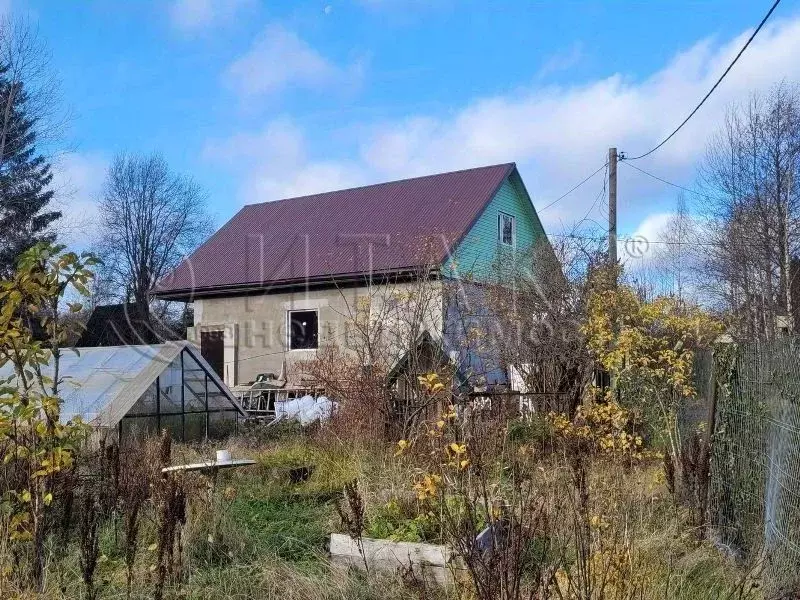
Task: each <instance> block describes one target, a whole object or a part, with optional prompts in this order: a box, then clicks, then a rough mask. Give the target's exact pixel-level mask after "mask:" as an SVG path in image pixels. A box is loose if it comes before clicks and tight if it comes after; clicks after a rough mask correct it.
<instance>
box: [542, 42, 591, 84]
mask: <svg viewBox="0 0 800 600" xmlns="http://www.w3.org/2000/svg"><path fill="white" fill-rule="evenodd" d="M583 56H584V54H583V44H581V43H580V42H575V43H574V44H572V45H571V46H570V47H569V48H567V49H566V50H565V51H563V52H557V53H556V54H553V55H552V56H550V57H548V58H547V60H545V61H544V62H543V63H542V66H541V67H539V72H538V73H537V76H538V77H539V78H540V79H544V78H545V77H547V76H548V75H552V74H553V73H558V72H560V71H567V70H569V69H571V68H572V67H574V66H575V65H577V64H578V63H579V62H580V61H581V60H582V59H583Z"/></svg>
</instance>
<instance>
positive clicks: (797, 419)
mask: <svg viewBox="0 0 800 600" xmlns="http://www.w3.org/2000/svg"><path fill="white" fill-rule="evenodd" d="M695 383H696V385H697V388H698V395H697V399H695V400H694V401H692V402H690V403H688V404H687V405H686V406H684V407H682V409H681V410H680V411H679V418H678V425H679V429H681V430H684V431H690V430H691V429H692V428H695V429H696V428H697V426H698V425H699V424H700V423H701V422H705V423H706V426H708V427H710V428H711V434H712V435H711V437H710V440H711V453H710V461H709V462H710V472H709V479H708V520H709V525H710V531H711V537H712V539H714V540H715V541H716V542H717V543H718V544H719V545H721V546H722V547H723V548H725V549H727V550H728V551H729V552H730V553H731V554H733V555H734V556H736V557H737V558H739V559H740V560H742V561H743V563H745V564H747V565H751V566H754V567H755V568H759V570H761V571H762V575H763V582H764V589H765V593H766V597H768V598H781V597H788V595H789V594H791V593H798V592H800V338H784V339H780V340H777V341H774V342H769V343H750V344H744V345H730V346H727V347H723V348H719V349H717V350H716V351H715V353H714V354H713V356H712V354H711V353H710V352H709V353H698V354H697V356H696V359H695ZM792 597H793V596H792Z"/></svg>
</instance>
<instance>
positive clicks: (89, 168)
mask: <svg viewBox="0 0 800 600" xmlns="http://www.w3.org/2000/svg"><path fill="white" fill-rule="evenodd" d="M107 167H108V160H107V159H106V158H105V157H103V156H101V155H99V154H95V153H86V154H82V153H72V154H66V155H64V156H62V157H60V158H59V159H58V160H57V161H56V163H55V164H54V166H53V189H54V190H55V200H54V202H53V206H54V208H55V209H57V210H60V211H61V212H62V217H61V219H59V221H58V222H57V224H56V227H57V229H58V233H59V239H60V241H61V242H62V243H64V244H67V246H69V247H70V248H78V249H82V248H86V247H88V246H89V245H91V243H92V242H93V241H94V240H95V238H96V235H97V226H98V221H99V213H98V201H99V199H100V194H101V192H102V188H103V180H104V179H105V175H106V168H107Z"/></svg>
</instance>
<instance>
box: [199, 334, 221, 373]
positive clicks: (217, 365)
mask: <svg viewBox="0 0 800 600" xmlns="http://www.w3.org/2000/svg"><path fill="white" fill-rule="evenodd" d="M200 353H201V354H202V355H203V358H205V359H206V362H207V363H208V364H209V365H211V368H212V369H214V371H215V372H216V373H217V375H219V376H220V378H223V377H224V370H225V332H224V331H221V330H220V331H201V332H200Z"/></svg>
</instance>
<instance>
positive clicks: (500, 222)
mask: <svg viewBox="0 0 800 600" xmlns="http://www.w3.org/2000/svg"><path fill="white" fill-rule="evenodd" d="M516 234H517V224H516V219H514V217H513V216H512V215H507V214H506V213H500V214H499V215H498V217H497V241H498V242H500V243H501V244H503V245H504V246H513V245H514V240H515V238H516Z"/></svg>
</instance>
